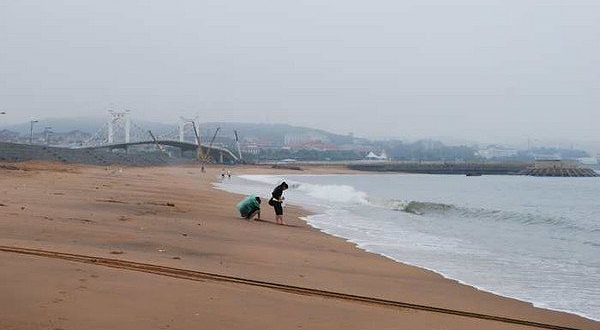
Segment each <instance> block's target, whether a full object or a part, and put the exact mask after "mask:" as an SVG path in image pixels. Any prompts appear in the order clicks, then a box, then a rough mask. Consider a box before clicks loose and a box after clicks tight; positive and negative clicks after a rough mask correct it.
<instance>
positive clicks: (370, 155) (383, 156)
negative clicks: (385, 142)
mask: <svg viewBox="0 0 600 330" xmlns="http://www.w3.org/2000/svg"><path fill="white" fill-rule="evenodd" d="M365 159H366V160H387V159H388V157H387V155H386V153H385V151H383V152H382V153H381V155H379V156H378V155H376V154H375V153H374V152H372V151H369V153H368V154H367V156H365Z"/></svg>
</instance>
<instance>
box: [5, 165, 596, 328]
mask: <svg viewBox="0 0 600 330" xmlns="http://www.w3.org/2000/svg"><path fill="white" fill-rule="evenodd" d="M17 166H18V167H20V168H27V169H26V170H20V171H11V170H0V177H1V178H2V179H3V182H4V183H5V184H4V187H3V191H2V194H0V203H2V204H3V206H1V207H0V216H1V219H2V220H0V225H1V227H2V229H3V230H2V231H1V232H0V245H7V246H10V245H12V246H22V247H28V248H45V249H49V250H56V251H61V252H66V253H78V254H86V255H96V256H99V257H108V258H114V259H124V260H130V261H135V262H143V263H150V264H157V265H163V266H168V267H176V268H182V269H190V270H199V271H206V272H214V273H218V274H225V275H229V276H239V277H245V278H250V279H255V280H259V281H267V282H275V283H285V284H289V285H296V286H300V287H309V288H315V289H319V290H328V291H336V292H346V293H349V294H355V295H362V296H369V297H377V298H381V299H391V300H395V301H407V302H411V303H417V304H418V303H421V304H426V305H432V306H439V307H442V308H452V309H457V310H466V311H472V312H479V313H487V314H493V315H499V316H506V317H513V318H519V319H527V320H532V321H536V322H542V323H550V324H557V325H561V326H571V327H578V328H582V329H600V323H598V322H594V321H591V320H588V319H585V318H582V317H579V316H576V315H573V314H568V313H564V312H554V311H550V310H546V309H540V308H534V307H532V305H531V304H530V303H527V302H522V301H518V300H515V299H511V298H505V297H501V296H497V295H494V294H491V293H487V292H483V291H481V290H478V289H475V288H474V287H470V286H467V285H461V284H458V282H457V281H456V280H451V279H447V278H444V277H443V276H442V275H440V274H438V273H435V272H433V271H429V270H425V269H423V268H421V267H415V266H411V265H407V264H405V263H400V262H397V261H393V260H391V259H390V258H388V257H384V256H382V255H380V254H376V253H372V252H366V251H365V250H363V249H361V248H359V247H358V246H357V245H356V244H354V243H351V242H348V241H347V240H345V239H342V238H337V237H335V236H333V235H330V234H326V233H324V232H322V231H321V230H319V229H316V228H314V227H312V226H309V225H308V223H307V222H306V221H303V220H301V219H300V218H301V217H303V216H307V215H308V214H309V212H307V211H306V210H305V209H302V208H300V207H297V206H295V205H293V206H292V207H290V208H289V209H288V210H287V211H286V214H287V217H286V221H287V222H288V223H289V224H290V225H292V226H278V225H275V224H274V222H273V219H272V218H273V215H272V214H270V212H269V211H270V210H268V211H266V212H264V215H263V218H265V219H266V221H267V222H254V221H252V222H249V221H245V220H240V219H239V215H237V214H236V212H235V209H234V207H233V206H234V205H235V203H237V201H238V197H239V195H236V194H232V193H226V192H223V191H220V190H217V189H215V188H214V187H213V186H212V184H211V182H213V181H214V178H216V176H217V173H218V171H219V168H218V167H216V166H211V167H209V168H207V173H206V174H201V173H200V172H199V169H198V168H196V167H193V166H179V167H162V168H118V167H117V168H114V167H113V168H100V167H93V166H74V165H73V166H72V165H68V166H65V165H60V164H46V163H32V164H17ZM233 169H234V172H236V173H235V174H236V175H237V174H239V173H238V172H252V173H264V174H269V173H273V174H280V173H282V171H280V170H274V169H266V168H256V167H251V168H248V167H244V168H241V167H235V168H233ZM120 170H122V171H120ZM315 171H316V172H321V173H331V172H332V171H331V169H316V170H315ZM333 172H345V173H347V172H346V171H342V170H337V169H336V170H334V171H333ZM171 205H172V206H171ZM0 259H1V260H2V262H0V274H2V275H0V280H2V281H3V283H7V284H8V285H6V286H3V287H2V288H0V294H1V295H0V296H1V297H3V298H0V306H1V307H2V308H0V326H1V327H3V328H8V329H13V328H14V329H20V328H28V329H29V328H47V327H48V326H47V325H49V324H52V326H53V327H58V328H88V329H102V328H115V327H118V326H119V325H121V326H123V325H126V327H127V328H131V329H147V328H157V326H156V324H158V323H156V322H159V321H160V322H163V323H164V324H166V323H168V324H169V325H170V328H171V329H174V328H175V329H190V328H197V326H198V325H200V324H202V325H203V326H208V327H212V328H240V329H255V328H256V327H262V328H273V327H276V328H290V329H291V328H298V327H304V328H314V329H317V328H318V329H332V328H348V329H353V328H355V329H364V328H367V327H376V328H379V329H394V328H397V327H398V324H403V325H404V326H407V327H410V328H414V329H430V328H440V327H444V328H449V329H479V328H489V329H515V328H521V327H518V326H515V325H509V324H502V323H498V322H493V321H482V320H479V321H476V320H470V319H467V318H460V317H456V316H444V315H437V314H435V313H428V312H417V311H413V312H409V311H406V310H397V309H390V308H382V307H374V306H367V305H363V304H356V303H341V302H340V303H334V302H332V301H329V300H327V299H325V300H323V299H322V298H318V297H310V296H302V295H300V296H295V295H290V294H284V293H279V292H275V291H269V290H266V291H265V290H264V289H254V288H246V287H240V286H239V285H227V286H224V285H220V284H218V283H212V282H210V281H207V282H197V283H199V284H196V283H190V282H186V281H185V280H169V279H166V278H163V277H160V276H156V275H144V274H134V273H132V272H123V271H117V270H110V269H103V268H102V267H99V266H94V265H88V266H82V265H74V264H72V263H69V262H62V261H55V260H46V259H39V258H33V257H18V256H9V255H7V254H5V253H0ZM78 269H79V270H78ZM83 273H85V274H88V275H87V276H84V277H82V276H81V274H83ZM61 292H64V293H61ZM142 293H143V294H142ZM146 296H147V297H150V298H143V297H146ZM11 297H12V299H11ZM17 297H18V299H17ZM240 297H242V298H240ZM209 298H210V299H209ZM240 299H242V300H240ZM109 302H110V303H109ZM81 306H85V307H86V308H87V309H91V310H94V313H93V314H87V313H80V312H79V310H80V307H81ZM175 307H176V308H175ZM125 311H127V312H125ZM108 315H111V317H108ZM148 315H153V318H151V319H150V321H152V320H154V321H152V322H153V323H145V322H146V320H145V318H146V316H148ZM190 315H191V316H190ZM194 315H197V316H199V317H201V318H202V320H201V322H202V323H197V322H199V320H198V319H197V318H195V317H194ZM157 320H158V321H157ZM148 322H149V321H148ZM482 322H483V323H482ZM30 324H36V325H41V326H27V325H30ZM161 324H162V323H161ZM44 325H46V326H44Z"/></svg>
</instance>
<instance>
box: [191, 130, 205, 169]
mask: <svg viewBox="0 0 600 330" xmlns="http://www.w3.org/2000/svg"><path fill="white" fill-rule="evenodd" d="M192 127H193V128H194V135H195V136H196V143H198V153H197V154H196V158H197V159H198V160H201V159H204V155H202V136H200V134H198V129H197V128H196V122H195V121H193V120H192Z"/></svg>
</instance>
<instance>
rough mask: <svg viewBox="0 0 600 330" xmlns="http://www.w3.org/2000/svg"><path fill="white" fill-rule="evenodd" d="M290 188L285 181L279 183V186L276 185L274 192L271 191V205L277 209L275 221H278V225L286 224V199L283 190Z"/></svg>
mask: <svg viewBox="0 0 600 330" xmlns="http://www.w3.org/2000/svg"><path fill="white" fill-rule="evenodd" d="M287 188H288V185H287V183H285V182H283V183H281V184H280V185H278V186H277V187H275V189H274V190H273V192H272V193H271V199H270V200H269V205H271V206H273V208H274V209H275V221H276V222H277V224H278V225H285V222H283V205H282V203H283V200H284V199H285V197H283V191H284V190H286V189H287Z"/></svg>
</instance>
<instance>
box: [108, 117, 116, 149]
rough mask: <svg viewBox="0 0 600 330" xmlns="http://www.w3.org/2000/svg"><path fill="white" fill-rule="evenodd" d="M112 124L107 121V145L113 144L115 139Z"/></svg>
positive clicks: (110, 121)
mask: <svg viewBox="0 0 600 330" xmlns="http://www.w3.org/2000/svg"><path fill="white" fill-rule="evenodd" d="M113 125H114V123H113V121H112V119H111V120H109V121H108V144H112V143H113V142H114V139H115V132H114V126H113Z"/></svg>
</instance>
